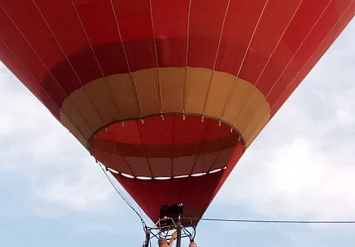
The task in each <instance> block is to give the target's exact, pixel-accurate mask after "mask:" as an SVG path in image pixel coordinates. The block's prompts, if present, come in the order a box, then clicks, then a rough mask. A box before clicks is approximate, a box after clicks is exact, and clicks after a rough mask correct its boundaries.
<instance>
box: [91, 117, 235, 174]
mask: <svg viewBox="0 0 355 247" xmlns="http://www.w3.org/2000/svg"><path fill="white" fill-rule="evenodd" d="M238 139H239V135H238V134H237V133H236V132H235V131H232V132H231V131H230V127H229V126H228V125H226V124H224V123H219V122H218V121H217V120H214V119H209V118H204V121H201V117H200V116H192V115H188V116H185V120H183V117H182V116H180V115H165V116H164V119H162V118H161V117H160V116H153V117H149V118H146V119H144V122H143V123H142V122H141V121H139V120H131V121H126V122H125V123H124V125H122V123H115V124H112V125H110V126H107V128H106V129H102V130H100V131H99V132H98V133H97V134H96V136H95V138H92V139H91V142H90V147H91V148H90V152H91V154H92V155H93V156H95V157H96V159H98V160H99V161H101V162H102V163H103V164H105V165H106V166H107V167H110V168H112V169H115V170H117V171H119V172H123V173H127V174H130V175H133V176H136V177H137V176H145V177H161V176H162V177H175V176H178V175H191V174H196V173H201V172H209V171H212V170H215V169H218V168H223V167H224V166H226V165H227V164H228V161H229V159H230V157H231V153H232V152H233V149H234V148H235V146H236V145H237V143H238Z"/></svg>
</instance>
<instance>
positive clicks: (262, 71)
mask: <svg viewBox="0 0 355 247" xmlns="http://www.w3.org/2000/svg"><path fill="white" fill-rule="evenodd" d="M302 3H303V0H301V1H300V2H299V4H298V6H297V8H296V9H295V11H294V13H293V15H292V16H291V18H290V21H289V22H288V23H287V25H286V27H285V29H284V31H283V32H282V34H281V36H280V39H279V40H278V41H277V43H276V45H275V47H274V49H273V51H272V52H271V53H270V55H269V57H268V60H267V61H266V63H265V65H264V67H263V69H262V70H261V72H260V74H259V76H258V78H257V79H256V81H255V84H254V86H255V87H256V85H257V84H258V83H259V80H260V78H261V76H262V75H263V73H264V71H265V69H266V66H267V65H268V64H269V62H270V61H271V58H272V56H273V55H274V53H275V51H276V49H277V48H278V46H279V44H280V42H281V40H282V38H283V37H284V35H285V33H286V31H287V29H288V27H289V26H290V24H291V22H292V21H293V19H294V18H295V16H296V14H297V12H298V9H299V8H300V6H301V5H302Z"/></svg>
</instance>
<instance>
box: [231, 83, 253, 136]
mask: <svg viewBox="0 0 355 247" xmlns="http://www.w3.org/2000/svg"><path fill="white" fill-rule="evenodd" d="M252 89H254V90H258V89H256V88H255V87H252V86H250V87H249V88H248V89H247V91H246V94H247V98H246V100H245V101H243V103H242V104H241V106H240V107H239V111H238V115H237V117H236V118H234V120H233V121H232V125H233V126H235V124H236V123H237V121H238V119H239V117H240V114H241V113H242V111H243V110H244V108H245V106H246V105H247V103H248V102H249V99H250V98H251V97H252V96H251V95H253V93H254V92H255V91H254V90H252ZM250 94H251V95H250ZM238 131H239V133H240V135H241V136H242V137H244V136H243V134H244V133H241V132H240V130H239V129H238ZM244 138H245V137H244Z"/></svg>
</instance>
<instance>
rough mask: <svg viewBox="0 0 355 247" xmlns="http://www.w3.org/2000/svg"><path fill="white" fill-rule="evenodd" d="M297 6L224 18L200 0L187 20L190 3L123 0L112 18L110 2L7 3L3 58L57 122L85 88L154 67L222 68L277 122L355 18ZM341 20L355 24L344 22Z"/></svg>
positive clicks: (344, 4)
mask: <svg viewBox="0 0 355 247" xmlns="http://www.w3.org/2000/svg"><path fill="white" fill-rule="evenodd" d="M299 2H300V0H293V1H287V2H284V1H276V0H269V1H268V2H267V4H266V6H265V9H264V3H265V2H264V1H256V0H253V1H242V0H237V1H231V2H230V5H229V8H228V12H227V14H226V8H227V1H215V0H208V1H207V2H206V1H205V0H195V1H192V4H191V8H190V18H188V16H189V1H187V0H184V1H171V2H168V1H162V0H153V1H152V5H151V6H150V4H149V1H145V0H134V1H124V0H119V1H113V5H114V6H113V7H114V8H112V6H111V4H110V1H106V0H96V1H81V0H75V1H74V4H75V7H74V6H73V5H72V3H71V1H48V0H36V1H35V3H36V5H34V3H33V1H31V0H12V1H7V0H1V5H2V7H3V8H1V9H0V39H1V40H2V42H3V44H4V45H3V44H1V45H0V54H1V59H2V61H3V62H4V63H5V65H7V66H8V67H11V69H12V71H13V72H14V73H15V74H16V75H17V76H18V77H19V78H22V80H23V82H24V84H26V85H27V86H28V87H29V88H30V90H32V91H34V92H39V91H45V92H43V93H39V95H38V94H37V95H38V97H39V98H40V100H41V101H42V102H44V104H46V105H47V107H49V108H50V110H51V111H52V113H53V114H54V115H55V116H57V117H58V116H59V110H58V108H57V107H54V106H53V101H54V102H55V104H56V105H57V106H58V107H61V105H62V102H63V100H64V99H65V98H66V97H67V95H69V94H70V93H71V92H73V91H74V90H76V89H78V88H79V87H81V85H82V84H85V83H88V82H90V81H92V80H95V79H97V78H100V77H102V76H108V75H112V74H116V73H124V72H128V71H129V69H130V70H131V71H136V70H140V69H146V68H153V67H156V66H157V65H158V66H162V67H165V66H177V67H184V66H186V65H187V66H190V67H194V66H198V67H205V68H210V69H212V68H213V66H214V64H215V65H216V70H218V71H225V72H228V73H232V74H238V72H239V76H240V77H241V78H243V79H246V80H248V81H250V82H251V83H256V85H257V87H258V88H259V89H260V90H261V91H262V92H263V93H264V94H265V96H266V95H268V97H267V99H268V101H269V103H270V105H273V106H274V110H273V113H274V112H275V111H276V110H277V109H278V107H279V106H280V105H281V104H282V102H283V101H284V100H285V97H284V96H283V97H280V95H281V94H283V95H285V96H288V95H289V89H290V88H295V86H297V85H298V84H299V83H300V81H301V80H302V79H303V77H304V76H305V74H307V72H308V71H309V70H310V69H311V68H312V67H313V66H314V64H315V63H316V62H317V60H318V59H319V57H320V56H316V58H317V59H315V57H314V56H313V53H314V52H316V51H319V50H321V51H322V52H324V51H325V50H326V49H327V48H328V47H329V46H330V44H331V43H332V41H333V40H334V39H335V37H336V35H338V33H339V32H336V35H335V36H332V37H331V38H326V39H327V42H323V40H324V39H325V37H326V35H327V34H328V33H329V32H332V33H335V32H333V31H332V30H333V27H334V26H335V25H336V26H338V27H341V28H344V26H345V25H346V24H347V23H348V22H349V21H350V19H351V17H352V16H354V13H355V10H354V4H352V5H351V6H350V4H351V1H350V0H336V1H332V2H331V3H330V4H329V5H327V4H328V2H329V1H328V0H319V1H318V0H305V1H302V4H301V5H300V6H299V8H298V10H297V7H298V5H299ZM349 6H350V7H349ZM280 9H282V12H280ZM151 10H152V13H151ZM296 10H297V12H295V11H296ZM262 11H263V15H262V17H261V18H260V20H259V17H260V14H261V12H262ZM344 11H347V14H346V16H349V17H348V18H342V19H340V20H338V19H339V18H340V17H341V16H342V15H343V13H344ZM294 13H295V15H294V18H293V19H291V18H292V16H293V14H294ZM225 14H226V15H225ZM78 15H79V17H80V19H79V17H78ZM115 16H116V18H115ZM43 18H44V19H43ZM116 19H117V23H118V26H119V29H120V34H121V38H120V36H119V33H118V30H117V25H116ZM152 20H153V23H152ZM188 20H189V22H188ZM223 20H224V26H223V27H224V28H223V31H222V24H223ZM258 21H259V22H258ZM257 23H258V25H257ZM152 24H154V29H153V25H152ZM256 25H257V26H256ZM188 27H189V30H188ZM187 36H188V40H187ZM220 37H221V40H220ZM121 39H122V41H123V44H122V43H121ZM154 40H155V41H154ZM219 41H220V42H219ZM187 42H188V43H187ZM155 47H156V48H155ZM217 50H218V54H217ZM125 53H126V56H127V61H126V58H125V55H124V54H125ZM216 55H217V56H216ZM186 58H187V64H186ZM215 62H216V63H215ZM305 63H307V66H306V67H303V66H304V65H305ZM305 69H306V71H305V72H302V73H301V74H299V72H300V71H301V70H302V71H303V70H305ZM74 71H75V72H74ZM24 74H29V75H31V76H32V77H34V78H35V79H36V81H34V80H32V79H31V78H30V77H26V76H25V75H24ZM300 75H302V76H300ZM259 77H260V78H259ZM258 78H259V79H258ZM38 84H40V85H38ZM291 84H292V86H289V85H291ZM39 87H41V88H42V89H40V90H38V88H39ZM286 91H287V92H286ZM284 92H285V93H284ZM269 94H270V95H269ZM47 95H49V96H50V98H51V99H50V98H48V96H47ZM281 99H282V101H281V102H280V100H281ZM276 102H277V103H276Z"/></svg>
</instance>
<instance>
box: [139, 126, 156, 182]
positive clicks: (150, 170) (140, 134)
mask: <svg viewBox="0 0 355 247" xmlns="http://www.w3.org/2000/svg"><path fill="white" fill-rule="evenodd" d="M136 124H137V130H138V133H139V137H140V138H141V145H143V144H144V143H143V138H142V133H141V130H140V128H139V121H138V120H136ZM145 160H146V161H147V164H148V168H149V172H150V176H151V177H152V178H154V176H153V171H152V167H151V166H150V162H149V160H148V157H145Z"/></svg>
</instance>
